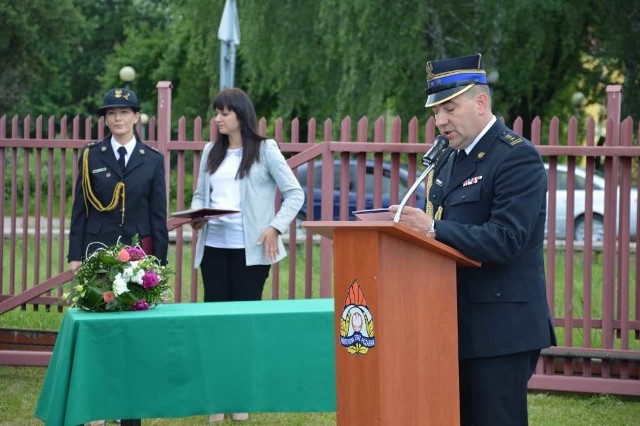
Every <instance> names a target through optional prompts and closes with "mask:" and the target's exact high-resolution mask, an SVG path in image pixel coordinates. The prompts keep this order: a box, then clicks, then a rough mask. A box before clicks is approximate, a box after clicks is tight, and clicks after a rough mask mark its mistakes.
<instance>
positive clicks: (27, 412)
mask: <svg viewBox="0 0 640 426" xmlns="http://www.w3.org/2000/svg"><path fill="white" fill-rule="evenodd" d="M5 244H6V242H5ZM18 247H20V244H18ZM54 247H55V245H54ZM6 249H8V247H6ZM18 254H20V253H18ZM40 256H43V254H42V253H40ZM173 256H175V246H174V245H172V246H171V247H170V254H169V257H170V259H172V258H174V257H173ZM184 256H185V257H184V259H185V263H184V268H183V270H182V274H181V275H182V279H183V287H182V289H181V291H180V293H181V296H182V301H185V302H186V301H188V300H190V297H191V288H190V285H189V284H188V283H190V280H191V270H190V268H189V266H188V262H189V260H188V259H190V257H191V252H190V247H188V245H186V246H185V253H184ZM313 256H314V260H315V261H314V264H313V268H312V271H311V274H312V275H313V276H314V277H317V274H318V270H317V269H318V262H317V256H318V253H317V251H316V250H315V249H314V253H313ZM29 257H31V256H29ZM54 258H55V256H54ZM17 259H21V256H17ZM288 262H289V258H287V259H286V260H285V261H283V262H282V263H281V266H280V267H281V269H280V274H281V278H280V280H281V286H280V288H279V292H278V293H279V295H280V296H279V297H280V298H284V299H286V298H288V294H287V292H288V289H287V288H286V285H282V281H283V280H285V281H286V274H287V273H288V272H287V271H288ZM3 263H4V266H5V267H6V266H8V265H7V263H8V259H7V260H3ZM576 263H578V265H577V266H575V269H576V271H580V270H581V266H580V259H578V262H576ZM304 264H305V262H304V255H303V251H302V250H300V251H299V253H298V256H297V257H296V287H297V288H296V289H295V294H296V297H303V296H299V295H302V294H304V290H305V289H304V288H303V285H302V284H301V283H303V282H304V277H305V268H304ZM556 266H557V267H556V277H557V282H559V283H562V282H563V281H562V277H563V274H564V258H563V257H559V258H557V259H556ZM598 267H599V266H596V268H598ZM19 269H20V268H18V270H19ZM30 270H31V268H28V271H30ZM594 276H596V277H597V276H601V271H600V269H596V271H595V273H594ZM4 278H5V279H3V281H4V282H3V283H2V285H3V287H4V288H5V290H6V288H7V286H8V283H7V282H6V274H5V277H4ZM27 279H28V281H29V282H32V281H31V280H32V279H33V277H32V273H31V272H28V278H27ZM632 279H635V277H632ZM17 282H18V283H20V280H18V281H17ZM574 282H581V275H579V276H576V277H574ZM596 285H600V284H599V283H598V284H596ZM298 287H300V288H298ZM554 290H555V293H556V303H555V308H556V313H557V314H559V313H560V312H561V309H562V306H563V304H564V291H563V288H562V286H561V285H558V286H556V287H555V288H554ZM271 294H272V293H271V278H270V279H269V280H268V281H267V286H266V288H265V293H264V298H265V299H269V298H271ZM599 294H600V291H599V288H597V287H596V289H595V291H594V295H595V296H596V297H599ZM200 297H201V295H198V298H200ZM312 297H318V289H317V286H316V287H315V288H313V290H312ZM575 297H576V300H575V302H576V303H575V305H577V306H580V305H581V304H582V294H581V292H576V294H575ZM598 302H599V300H594V305H595V306H598V304H599V303H598ZM577 309H578V310H577V311H576V317H579V313H580V311H579V308H577ZM596 314H597V313H596ZM61 321H62V314H61V313H58V312H56V310H55V308H53V309H52V312H45V309H44V307H42V306H41V307H40V309H39V310H38V311H37V312H34V311H33V309H32V308H31V307H29V308H27V309H26V310H21V309H20V308H17V309H14V310H12V311H10V312H7V313H5V314H3V315H0V327H7V328H25V329H40V330H58V329H59V327H60V324H61ZM558 331H562V330H558ZM573 333H574V334H575V335H574V336H573V337H574V339H573V341H574V344H576V343H578V344H579V342H581V339H582V336H581V335H580V334H581V333H580V331H579V330H573ZM559 335H560V337H561V339H562V338H564V337H565V336H564V335H563V333H562V332H560V333H559ZM599 335H600V332H599V330H597V331H595V332H594V340H599ZM638 344H640V343H639V342H638V341H632V343H631V346H632V348H637V347H638V346H637V345H638ZM45 373H46V369H45V368H40V367H9V366H0V395H1V396H0V426H10V425H11V426H13V425H15V426H23V425H25V426H27V425H41V424H42V422H41V421H40V420H37V419H35V418H34V411H35V407H36V404H37V401H38V396H39V394H40V388H41V386H42V382H43V379H44V375H45ZM529 413H530V415H529V418H530V424H531V425H534V426H537V425H540V426H547V425H548V426H565V425H566V426H571V425H576V426H583V425H611V426H616V425H620V426H623V425H624V426H633V425H637V426H640V398H639V397H635V398H634V397H617V396H610V395H583V394H568V393H549V392H538V391H536V392H531V393H530V394H529ZM231 423H232V421H231V420H227V421H225V422H224V423H222V424H231ZM114 424H115V423H114ZM206 424H207V417H206V416H204V415H202V416H194V417H189V418H182V419H145V420H143V425H144V426H150V425H163V426H169V425H206ZM245 424H248V425H284V426H287V425H310V426H315V425H318V426H322V425H334V424H335V413H255V414H252V415H251V419H250V420H249V421H248V422H246V423H245Z"/></svg>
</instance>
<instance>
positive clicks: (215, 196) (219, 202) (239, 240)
mask: <svg viewBox="0 0 640 426" xmlns="http://www.w3.org/2000/svg"><path fill="white" fill-rule="evenodd" d="M241 161H242V148H236V149H227V155H226V156H225V158H224V160H222V163H221V164H220V166H219V167H218V169H217V170H216V171H215V173H213V174H210V175H209V188H211V192H210V199H209V205H210V206H211V207H212V208H214V209H227V210H239V211H240V213H235V214H230V215H226V216H221V217H216V218H213V219H210V220H209V223H208V225H209V226H207V237H206V238H207V241H206V242H205V245H207V246H209V247H218V248H236V249H240V248H244V230H243V227H242V200H241V199H240V180H239V179H236V175H237V174H238V169H239V168H240V162H241Z"/></svg>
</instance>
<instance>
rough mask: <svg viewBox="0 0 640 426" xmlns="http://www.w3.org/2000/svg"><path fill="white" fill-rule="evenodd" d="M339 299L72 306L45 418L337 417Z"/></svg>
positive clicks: (41, 407) (53, 366) (42, 403)
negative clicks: (133, 308)
mask: <svg viewBox="0 0 640 426" xmlns="http://www.w3.org/2000/svg"><path fill="white" fill-rule="evenodd" d="M333 330H334V329H333V299H307V300H279V301H257V302H224V303H177V304H165V305H160V306H158V307H156V308H155V309H151V310H149V311H141V312H140V311H139V312H109V313H96V312H85V311H81V310H78V309H69V310H68V311H67V312H66V313H65V315H64V318H63V321H62V326H61V327H60V331H59V333H58V338H57V340H56V344H55V347H54V350H53V355H52V358H51V362H50V363H49V368H48V370H47V374H46V377H45V380H44V383H43V386H42V390H41V393H40V398H39V400H38V405H37V407H36V412H35V414H36V417H37V418H39V419H41V420H44V421H45V423H46V424H47V425H78V424H82V423H85V422H89V421H91V420H96V419H128V418H177V417H188V416H194V415H200V414H209V413H229V412H333V411H335V406H336V397H335V360H334V336H333V333H334V331H333Z"/></svg>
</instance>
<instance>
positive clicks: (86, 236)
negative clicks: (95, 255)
mask: <svg viewBox="0 0 640 426" xmlns="http://www.w3.org/2000/svg"><path fill="white" fill-rule="evenodd" d="M84 149H85V150H89V161H88V164H89V173H90V179H91V187H92V188H93V193H94V194H95V195H96V197H97V198H98V199H99V200H100V202H101V203H102V205H103V206H107V205H108V204H109V203H110V202H111V199H112V197H113V191H114V188H115V186H116V184H117V183H118V182H120V181H123V182H124V184H125V215H124V223H122V211H121V208H122V204H121V203H118V206H117V207H116V209H115V210H112V211H109V212H100V211H98V210H96V209H95V208H94V207H93V206H92V205H91V204H90V203H89V204H88V214H87V210H86V206H85V201H84V198H83V191H82V172H83V167H84V165H83V160H82V157H83V153H84V152H81V153H80V161H79V163H78V180H77V182H76V187H75V198H74V202H73V210H72V212H71V229H70V233H69V254H68V259H69V261H72V260H82V259H84V258H85V256H86V254H89V253H91V252H93V251H95V250H96V249H97V248H99V247H100V245H97V244H92V245H91V246H90V247H89V251H87V246H89V244H90V243H92V242H101V243H103V244H106V245H112V244H115V243H116V242H117V241H118V238H120V241H121V242H123V243H125V244H129V243H131V237H133V235H135V234H138V236H139V238H140V239H142V238H145V237H151V239H152V241H153V255H154V256H156V257H157V258H158V259H160V260H161V261H162V262H163V263H164V262H166V259H167V247H168V242H169V236H168V232H167V201H166V187H165V178H164V157H163V156H162V154H160V153H159V152H158V151H156V150H155V149H153V148H151V147H150V146H148V145H146V144H144V143H142V142H141V141H140V140H137V142H136V146H135V149H134V150H133V153H132V154H131V158H129V161H128V162H127V166H126V168H125V171H124V173H122V172H121V171H120V167H119V166H118V162H117V160H116V156H115V155H114V153H113V149H112V148H111V138H110V137H108V138H106V139H104V140H103V141H101V142H94V143H92V144H89V145H87V146H86V147H85V148H84Z"/></svg>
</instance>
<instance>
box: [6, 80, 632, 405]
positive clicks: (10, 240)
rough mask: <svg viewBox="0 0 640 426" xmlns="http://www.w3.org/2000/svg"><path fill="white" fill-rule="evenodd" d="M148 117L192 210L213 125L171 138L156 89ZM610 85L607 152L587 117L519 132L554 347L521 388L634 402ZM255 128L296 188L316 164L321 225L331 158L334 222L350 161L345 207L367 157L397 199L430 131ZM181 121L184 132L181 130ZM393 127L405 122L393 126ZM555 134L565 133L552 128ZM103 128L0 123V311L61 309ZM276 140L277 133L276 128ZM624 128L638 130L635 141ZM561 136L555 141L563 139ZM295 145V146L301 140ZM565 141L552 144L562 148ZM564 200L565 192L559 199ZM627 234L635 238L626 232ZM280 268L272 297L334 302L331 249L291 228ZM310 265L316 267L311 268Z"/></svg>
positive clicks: (149, 133)
mask: <svg viewBox="0 0 640 426" xmlns="http://www.w3.org/2000/svg"><path fill="white" fill-rule="evenodd" d="M157 87H158V115H157V117H152V118H151V119H150V121H149V123H148V124H147V125H145V126H144V127H143V126H142V125H139V126H140V127H139V128H138V130H139V133H140V134H142V135H144V136H146V139H147V141H148V143H149V144H150V145H152V146H154V147H156V148H158V149H159V150H160V151H161V152H163V153H164V154H165V161H166V173H167V186H168V191H167V193H168V198H169V203H170V210H171V211H174V210H182V209H184V208H186V207H188V206H189V203H190V197H191V194H192V192H193V189H194V188H193V185H194V183H195V179H194V178H193V177H194V176H196V175H197V172H198V170H197V168H198V165H199V157H200V153H201V150H202V148H203V146H204V141H205V140H209V139H213V138H215V135H216V127H215V123H214V122H213V121H210V122H209V123H203V121H202V119H201V118H196V119H195V120H193V121H192V122H188V121H187V120H186V119H185V118H180V119H179V120H177V129H176V130H175V132H173V133H172V129H173V127H172V125H171V123H172V117H171V84H170V83H169V82H160V83H158V86H157ZM621 96H622V93H621V88H620V86H609V87H608V88H607V121H606V129H607V132H606V139H605V143H604V146H598V145H597V143H596V138H597V135H596V131H595V129H596V123H594V122H593V120H591V119H589V120H587V121H586V122H581V123H579V122H578V120H577V119H576V118H575V117H572V118H570V119H569V120H568V122H567V123H566V124H563V123H561V121H560V120H559V119H557V118H554V119H553V120H551V121H550V123H548V127H547V128H546V129H545V130H544V131H543V127H542V123H541V120H540V119H537V118H536V119H535V120H534V121H533V122H532V123H531V124H530V126H531V127H530V130H531V131H530V134H531V139H532V141H533V142H534V143H535V144H536V145H537V147H538V149H539V151H540V153H541V154H542V155H543V157H544V158H545V161H546V162H547V163H548V165H549V206H548V208H549V215H548V225H547V232H548V244H547V253H546V256H547V257H546V261H547V283H548V284H547V286H548V289H547V290H548V302H549V306H550V308H551V312H552V313H553V320H554V325H555V326H556V330H557V332H558V335H559V337H560V341H561V342H562V343H561V346H559V347H557V348H551V349H548V350H545V351H544V352H543V356H542V357H541V362H540V363H539V365H538V369H537V371H536V374H535V375H534V377H533V378H532V379H531V381H530V388H532V389H548V390H566V391H578V392H604V393H614V394H624V395H640V372H639V370H640V340H639V339H640V305H639V303H640V286H639V285H638V275H639V274H638V268H639V267H640V266H639V265H640V262H639V260H640V259H638V252H637V251H636V249H635V247H636V246H635V241H636V240H637V232H638V231H637V230H638V215H637V214H635V215H631V214H630V213H629V212H630V210H631V208H632V207H634V208H635V210H636V211H637V208H638V204H639V201H638V199H637V192H636V191H635V189H636V188H637V187H638V179H639V177H638V172H637V167H638V158H639V157H640V147H638V143H637V141H638V138H637V134H638V132H637V130H634V123H633V121H632V120H631V118H627V119H625V120H624V121H621V117H620V106H621ZM267 125H268V123H267V122H266V121H265V120H264V119H263V120H261V121H260V123H259V126H260V131H261V132H262V133H263V134H265V133H270V134H273V135H274V136H275V138H276V139H277V140H278V141H286V142H281V143H280V147H281V150H282V151H283V152H284V153H285V155H286V156H287V157H288V161H289V164H290V166H291V167H292V168H293V169H297V168H298V167H299V166H301V165H302V164H305V163H309V164H310V166H309V167H307V182H309V183H311V182H313V180H314V176H313V175H314V173H317V172H314V167H312V166H311V165H312V164H313V163H314V162H320V163H321V167H320V168H319V169H317V170H319V172H320V173H321V174H322V198H321V200H322V207H321V211H320V217H314V216H313V208H312V207H313V201H312V200H313V194H312V192H311V191H312V186H313V185H308V188H309V189H308V192H307V200H306V203H307V210H308V211H309V215H308V216H307V219H308V220H314V219H321V220H332V219H333V211H332V209H333V207H332V205H333V191H332V188H333V186H334V182H333V181H334V167H336V166H334V160H335V159H338V160H339V161H338V163H337V167H338V174H337V175H336V176H338V179H339V185H338V186H339V188H340V195H339V199H340V218H341V219H347V218H348V214H349V212H348V196H349V193H348V192H349V189H348V188H349V186H350V180H351V179H352V178H353V176H349V173H350V171H349V161H350V160H354V159H355V160H356V163H357V168H356V172H355V182H356V184H355V191H356V193H357V201H356V205H357V206H358V208H362V207H363V206H364V205H365V204H364V203H365V192H366V189H365V181H366V170H365V166H366V162H367V161H369V162H371V161H372V162H373V164H374V172H373V175H374V181H375V185H374V187H373V199H374V204H375V206H382V193H383V190H382V183H381V182H382V179H383V165H390V170H391V172H390V176H388V178H389V180H390V186H391V202H392V203H395V202H397V201H398V200H399V199H400V198H401V197H402V196H403V195H404V194H403V193H400V191H399V187H400V181H401V173H400V169H401V168H405V169H406V170H407V171H408V176H409V182H408V184H409V185H410V184H411V183H412V182H413V181H414V180H415V177H414V176H416V172H419V171H420V170H419V169H420V168H419V167H418V166H417V164H418V160H419V159H420V158H421V155H422V154H423V153H424V152H426V150H427V149H428V148H429V144H430V143H431V141H432V140H433V139H434V137H435V134H436V130H435V126H434V120H433V119H432V118H430V119H428V120H426V122H422V123H421V122H420V121H419V120H418V119H416V118H413V119H411V120H410V121H409V122H408V123H403V122H402V120H400V119H399V118H396V119H393V120H391V122H388V121H387V120H385V119H384V118H379V119H377V120H376V121H375V122H373V123H369V120H368V119H367V118H366V117H365V118H361V119H360V120H359V121H358V122H357V123H355V126H354V124H353V123H352V121H351V119H350V118H349V117H346V118H344V119H343V120H342V121H341V122H340V123H339V126H334V123H333V122H332V121H331V120H326V121H324V122H323V123H322V124H321V127H320V125H319V124H318V123H317V122H316V120H315V119H311V120H309V121H308V122H307V123H304V124H303V125H302V127H304V128H305V129H306V136H305V135H301V133H303V131H301V123H300V122H299V120H297V119H293V120H291V121H290V122H287V123H285V122H284V121H283V120H282V119H278V120H276V121H275V123H273V124H272V125H271V126H272V127H270V128H269V131H267ZM188 126H189V127H188ZM403 126H404V127H403ZM563 126H564V127H563ZM512 127H513V128H514V130H515V131H516V132H519V133H522V130H523V127H524V123H523V122H522V120H520V119H518V120H516V121H515V122H514V123H513V125H512ZM103 128H104V126H103V121H102V119H99V120H98V121H97V123H96V122H94V121H93V120H92V117H88V118H86V119H84V120H81V119H80V118H79V117H74V118H73V119H72V120H71V123H69V122H68V119H67V118H66V117H63V118H62V119H60V120H58V121H56V119H55V118H54V117H50V118H48V119H47V120H46V122H45V121H44V119H43V118H42V117H37V118H35V120H32V118H31V117H25V118H23V119H19V118H18V117H13V118H7V117H6V116H3V117H0V179H1V180H2V183H3V185H2V186H3V187H4V189H5V196H4V197H3V198H2V200H0V213H2V216H3V217H4V221H2V222H0V231H1V233H2V235H3V236H4V243H3V244H2V245H0V257H1V258H2V264H1V265H0V266H1V268H0V279H1V282H2V287H1V288H0V315H1V314H2V313H3V312H6V311H8V310H11V309H14V308H16V307H20V308H22V309H38V308H40V307H41V306H43V305H44V306H46V307H50V306H58V305H57V304H58V302H59V296H60V295H61V290H60V287H59V286H60V284H62V283H64V282H65V281H67V280H69V279H70V277H71V274H70V273H69V272H68V271H66V267H67V263H66V249H67V246H66V235H67V232H68V222H67V221H68V220H69V216H70V215H69V211H70V205H69V204H70V200H71V198H70V197H71V194H72V193H73V192H72V190H73V185H74V184H75V180H76V176H77V171H76V164H77V161H78V154H79V150H80V148H81V147H83V146H84V145H85V144H86V143H87V142H89V141H92V140H94V139H99V138H102V137H103V133H104V131H103ZM285 133H286V134H285ZM634 133H635V134H636V137H635V141H634ZM565 138H566V143H565V142H564V140H565ZM303 139H304V141H302V140H303ZM561 141H562V142H561ZM600 159H603V165H604V175H605V179H606V182H607V184H606V189H605V191H604V197H605V200H606V202H605V211H604V214H603V215H602V219H603V224H602V226H603V229H604V232H603V236H604V238H603V241H601V242H594V241H592V238H591V237H592V231H591V229H592V225H593V224H594V222H597V221H598V219H599V217H598V216H597V214H594V212H593V206H594V199H593V194H594V188H595V186H594V179H595V178H596V172H595V165H596V161H598V160H600ZM561 164H562V165H566V168H567V183H566V187H567V191H566V204H567V213H570V212H572V211H573V209H574V207H575V204H576V199H575V197H576V188H577V186H576V167H577V165H581V166H582V167H584V169H585V170H586V175H585V182H586V183H585V192H584V194H585V201H584V207H585V213H584V216H583V218H581V219H578V220H582V221H583V223H584V225H585V227H584V229H585V240H584V243H577V242H574V228H575V226H576V218H574V216H573V214H567V219H566V222H563V223H556V219H555V217H556V213H557V211H556V210H557V208H558V207H557V203H556V201H557V200H556V194H557V191H559V189H558V183H559V182H558V179H559V176H560V172H559V168H560V165H561ZM562 199H565V198H562ZM560 227H562V228H566V238H562V239H557V238H556V236H557V232H558V229H559V228H560ZM632 230H633V231H634V232H633V233H632V232H631V231H632ZM171 235H172V240H173V241H174V242H175V244H174V245H173V251H172V252H171V257H170V263H171V265H172V266H173V267H174V268H175V270H176V282H175V290H174V300H175V301H176V302H185V301H191V302H195V301H197V300H199V299H198V298H199V288H198V273H197V271H195V270H193V268H191V267H190V266H185V265H190V264H191V260H192V258H191V256H192V254H191V241H190V240H191V238H192V234H191V230H190V229H183V228H182V227H178V228H176V229H173V230H172V234H171ZM288 237H289V243H288V252H289V255H290V256H289V258H288V260H285V261H283V262H282V263H281V264H280V265H277V266H275V267H274V268H273V269H272V274H271V279H270V284H271V287H270V289H269V290H270V291H269V294H267V295H266V297H271V298H310V297H332V282H331V280H332V273H331V271H332V253H331V241H329V240H326V239H324V238H320V237H318V236H314V235H311V233H304V232H303V231H302V230H301V229H299V228H297V227H296V226H295V225H292V226H291V228H290V232H289V235H288ZM314 252H316V253H317V254H315V259H316V260H317V259H319V264H315V263H314V262H315V261H314ZM47 362H48V357H47V355H44V356H43V354H42V353H39V354H36V353H27V352H24V353H17V352H15V351H2V350H0V364H3V363H4V364H24V363H27V364H35V365H46V364H47Z"/></svg>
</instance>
